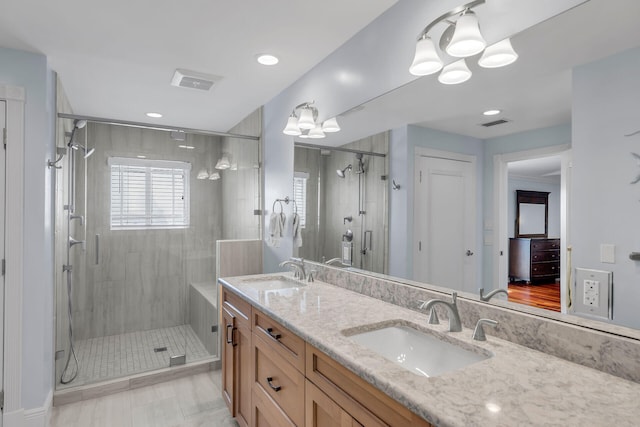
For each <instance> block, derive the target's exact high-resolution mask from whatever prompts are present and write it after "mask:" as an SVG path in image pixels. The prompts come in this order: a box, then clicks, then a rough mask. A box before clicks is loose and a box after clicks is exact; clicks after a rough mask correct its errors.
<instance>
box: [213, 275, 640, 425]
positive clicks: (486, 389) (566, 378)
mask: <svg viewBox="0 0 640 427" xmlns="http://www.w3.org/2000/svg"><path fill="white" fill-rule="evenodd" d="M274 277H289V278H291V276H290V275H289V273H285V274H265V275H254V276H241V277H231V278H223V279H220V282H221V283H222V284H223V285H225V286H227V287H229V288H231V289H232V290H234V291H235V292H236V293H237V294H239V295H240V296H241V297H242V298H244V299H245V300H247V301H248V302H250V303H251V304H252V305H254V306H256V307H258V308H260V309H261V310H262V311H264V312H265V313H266V314H268V315H270V316H271V317H273V318H274V319H275V320H277V321H279V322H280V323H282V324H283V325H284V326H286V327H287V328H289V329H290V330H291V331H293V332H295V333H296V334H298V335H299V336H300V337H301V338H303V339H305V340H306V341H307V342H309V343H310V344H312V345H314V346H316V347H317V348H319V349H320V350H322V351H324V352H325V353H327V354H328V355H330V356H331V357H332V358H334V359H335V360H336V361H338V362H340V363H341V364H343V365H344V366H345V367H347V368H349V369H350V370H351V371H353V372H354V373H356V374H357V375H358V376H360V377H361V378H363V379H364V380H366V381H368V382H369V383H371V384H373V385H374V386H375V387H377V388H378V389H380V390H382V391H383V392H385V393H386V394H387V395H389V396H390V397H392V398H393V399H395V400H397V401H398V402H400V403H402V404H403V405H405V406H406V407H407V408H409V409H410V410H411V411H413V412H414V413H416V414H418V415H420V416H421V417H423V418H425V419H426V420H427V421H429V422H431V423H432V424H434V425H437V426H465V427H466V426H510V427H511V426H521V425H523V426H524V425H536V426H539V425H549V426H551V425H558V426H585V425H589V426H600V425H602V426H604V425H615V426H617V427H618V426H637V425H639V423H640V384H638V383H634V382H631V381H627V380H624V379H621V378H618V377H614V376H612V375H609V374H606V373H603V372H600V371H597V370H595V369H590V368H586V367H584V366H581V365H578V364H574V363H571V362H568V361H565V360H563V359H560V358H557V357H554V356H550V355H547V354H544V353H541V352H538V351H535V350H531V349H528V348H526V347H523V346H520V345H516V344H513V343H511V342H508V341H504V340H500V339H497V338H495V337H492V336H491V330H490V327H486V328H485V331H486V333H487V341H484V342H481V341H474V340H472V338H471V336H472V332H473V331H472V330H470V329H463V330H462V332H448V321H446V320H444V321H443V322H442V324H441V325H428V324H427V316H426V314H422V313H418V312H415V311H412V310H408V309H406V308H402V307H398V306H395V305H392V304H389V303H386V302H383V301H380V300H377V299H374V298H371V297H368V296H365V295H361V294H358V293H355V292H351V291H348V290H345V289H342V288H340V287H337V286H333V285H329V284H326V283H323V282H319V281H316V282H314V283H301V285H303V286H301V287H299V288H295V289H281V290H278V289H269V285H268V284H264V283H265V281H268V279H270V278H274ZM394 323H398V324H400V323H411V324H414V325H417V326H418V327H419V328H422V329H428V330H432V331H433V333H435V334H439V335H441V336H443V337H444V338H445V339H446V340H448V341H453V342H456V341H457V342H458V343H460V344H461V345H463V346H465V347H470V346H471V347H473V348H476V349H477V350H478V351H483V350H484V351H489V352H491V353H492V354H493V355H494V356H493V357H491V358H489V359H486V360H483V361H481V362H477V363H475V364H472V365H469V366H466V367H464V368H462V369H459V370H457V371H454V372H449V373H445V374H442V375H440V376H436V377H431V378H427V377H424V376H421V375H418V374H415V373H413V372H410V371H408V370H406V369H404V368H402V367H400V366H399V365H397V364H394V363H392V362H391V361H388V360H387V359H384V358H383V357H382V356H379V355H377V354H376V353H374V352H373V351H371V350H369V349H367V348H365V347H362V346H360V345H358V344H356V343H354V342H352V341H351V340H350V339H349V338H348V336H347V335H345V334H344V333H343V331H347V334H353V333H354V332H356V331H358V330H363V331H365V330H370V329H371V328H372V326H371V325H373V324H394Z"/></svg>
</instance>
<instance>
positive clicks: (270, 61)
mask: <svg viewBox="0 0 640 427" xmlns="http://www.w3.org/2000/svg"><path fill="white" fill-rule="evenodd" d="M256 60H257V61H258V62H259V63H261V64H262V65H276V64H277V63H278V62H280V60H279V59H278V58H276V57H275V56H273V55H269V54H268V53H261V54H260V55H257V56H256Z"/></svg>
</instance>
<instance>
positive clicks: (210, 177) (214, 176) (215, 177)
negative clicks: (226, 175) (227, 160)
mask: <svg viewBox="0 0 640 427" xmlns="http://www.w3.org/2000/svg"><path fill="white" fill-rule="evenodd" d="M218 179H220V174H219V173H218V172H214V173H212V174H211V175H209V180H211V181H216V180H218Z"/></svg>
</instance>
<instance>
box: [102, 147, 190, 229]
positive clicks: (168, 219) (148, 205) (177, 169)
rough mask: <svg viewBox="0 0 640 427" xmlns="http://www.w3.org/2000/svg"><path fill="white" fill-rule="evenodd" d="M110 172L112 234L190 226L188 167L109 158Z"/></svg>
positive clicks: (161, 162) (177, 164)
mask: <svg viewBox="0 0 640 427" xmlns="http://www.w3.org/2000/svg"><path fill="white" fill-rule="evenodd" d="M109 168H110V173H111V229H112V230H126V229H142V228H186V227H188V226H189V173H190V170H191V164H189V163H185V162H177V161H167V160H148V159H131V158H122V157H111V158H109Z"/></svg>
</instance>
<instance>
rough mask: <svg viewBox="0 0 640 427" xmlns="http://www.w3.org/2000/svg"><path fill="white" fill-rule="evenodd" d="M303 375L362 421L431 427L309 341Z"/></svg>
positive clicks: (363, 422)
mask: <svg viewBox="0 0 640 427" xmlns="http://www.w3.org/2000/svg"><path fill="white" fill-rule="evenodd" d="M306 375H307V378H308V379H309V380H310V381H311V382H312V383H313V384H314V385H316V386H317V387H318V388H319V389H320V390H322V391H323V392H324V393H325V394H326V395H327V396H328V397H329V398H330V399H331V400H333V401H334V402H336V403H337V404H338V405H339V406H340V407H342V408H343V409H344V410H345V411H347V412H348V413H349V414H350V415H351V416H353V418H355V419H356V420H358V421H359V422H360V423H361V424H364V425H376V423H375V422H372V421H368V422H367V421H366V420H372V419H375V420H378V419H379V420H381V421H382V422H384V423H385V424H386V425H389V426H392V427H396V426H397V427H405V426H412V427H431V424H429V423H428V422H427V421H425V420H424V419H423V418H421V417H419V416H417V415H416V414H414V413H413V412H411V411H409V410H408V409H407V408H406V407H404V406H403V405H401V404H400V403H398V402H396V401H395V400H393V399H392V398H390V397H389V396H387V395H386V394H384V393H383V392H382V391H380V390H378V389H377V388H375V387H374V386H372V385H371V384H369V383H368V382H366V381H365V380H363V379H362V378H360V377H358V376H357V375H356V374H354V373H353V372H351V371H350V370H348V369H347V368H345V367H344V366H342V365H340V364H339V363H338V362H336V361H335V360H333V359H332V358H330V357H329V356H327V355H326V354H324V353H323V352H321V351H320V350H318V349H317V348H315V347H313V346H312V345H311V344H309V343H307V349H306ZM367 408H368V409H367ZM372 416H373V418H372Z"/></svg>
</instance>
